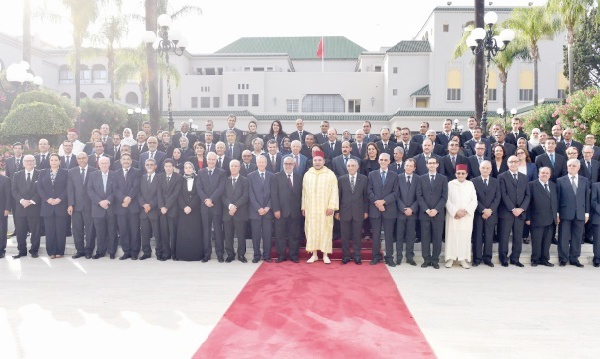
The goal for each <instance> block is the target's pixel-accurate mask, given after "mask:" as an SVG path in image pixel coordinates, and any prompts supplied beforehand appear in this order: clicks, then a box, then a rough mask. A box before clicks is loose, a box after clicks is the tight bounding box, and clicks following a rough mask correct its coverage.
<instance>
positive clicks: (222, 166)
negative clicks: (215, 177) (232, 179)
mask: <svg viewBox="0 0 600 359" xmlns="http://www.w3.org/2000/svg"><path fill="white" fill-rule="evenodd" d="M229 162H231V159H230V158H229V157H227V156H225V155H223V156H222V157H221V161H220V163H219V156H218V155H217V164H216V167H217V168H220V169H222V170H223V171H225V177H229V175H231V173H230V172H229Z"/></svg>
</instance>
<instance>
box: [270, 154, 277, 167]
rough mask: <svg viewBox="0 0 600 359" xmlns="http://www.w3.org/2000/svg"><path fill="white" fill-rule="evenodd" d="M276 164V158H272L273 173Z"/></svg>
mask: <svg viewBox="0 0 600 359" xmlns="http://www.w3.org/2000/svg"><path fill="white" fill-rule="evenodd" d="M276 164H277V162H275V156H271V167H272V168H273V171H275V165H276Z"/></svg>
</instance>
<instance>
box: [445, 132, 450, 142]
mask: <svg viewBox="0 0 600 359" xmlns="http://www.w3.org/2000/svg"><path fill="white" fill-rule="evenodd" d="M446 137H448V141H450V134H449V133H447V134H446Z"/></svg>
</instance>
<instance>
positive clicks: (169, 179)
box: [167, 176, 171, 184]
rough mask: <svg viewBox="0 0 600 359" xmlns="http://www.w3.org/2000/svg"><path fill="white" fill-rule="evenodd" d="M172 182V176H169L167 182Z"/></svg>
mask: <svg viewBox="0 0 600 359" xmlns="http://www.w3.org/2000/svg"><path fill="white" fill-rule="evenodd" d="M169 183H171V176H167V184H169Z"/></svg>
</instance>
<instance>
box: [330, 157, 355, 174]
mask: <svg viewBox="0 0 600 359" xmlns="http://www.w3.org/2000/svg"><path fill="white" fill-rule="evenodd" d="M350 158H352V159H354V160H356V162H358V165H359V166H360V159H358V157H355V156H352V155H349V156H348V159H350ZM331 167H332V169H331V170H332V171H333V173H335V176H336V177H340V176H343V175H345V174H348V168H347V167H346V160H345V159H344V155H339V156H337V157H334V158H333V160H331Z"/></svg>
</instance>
